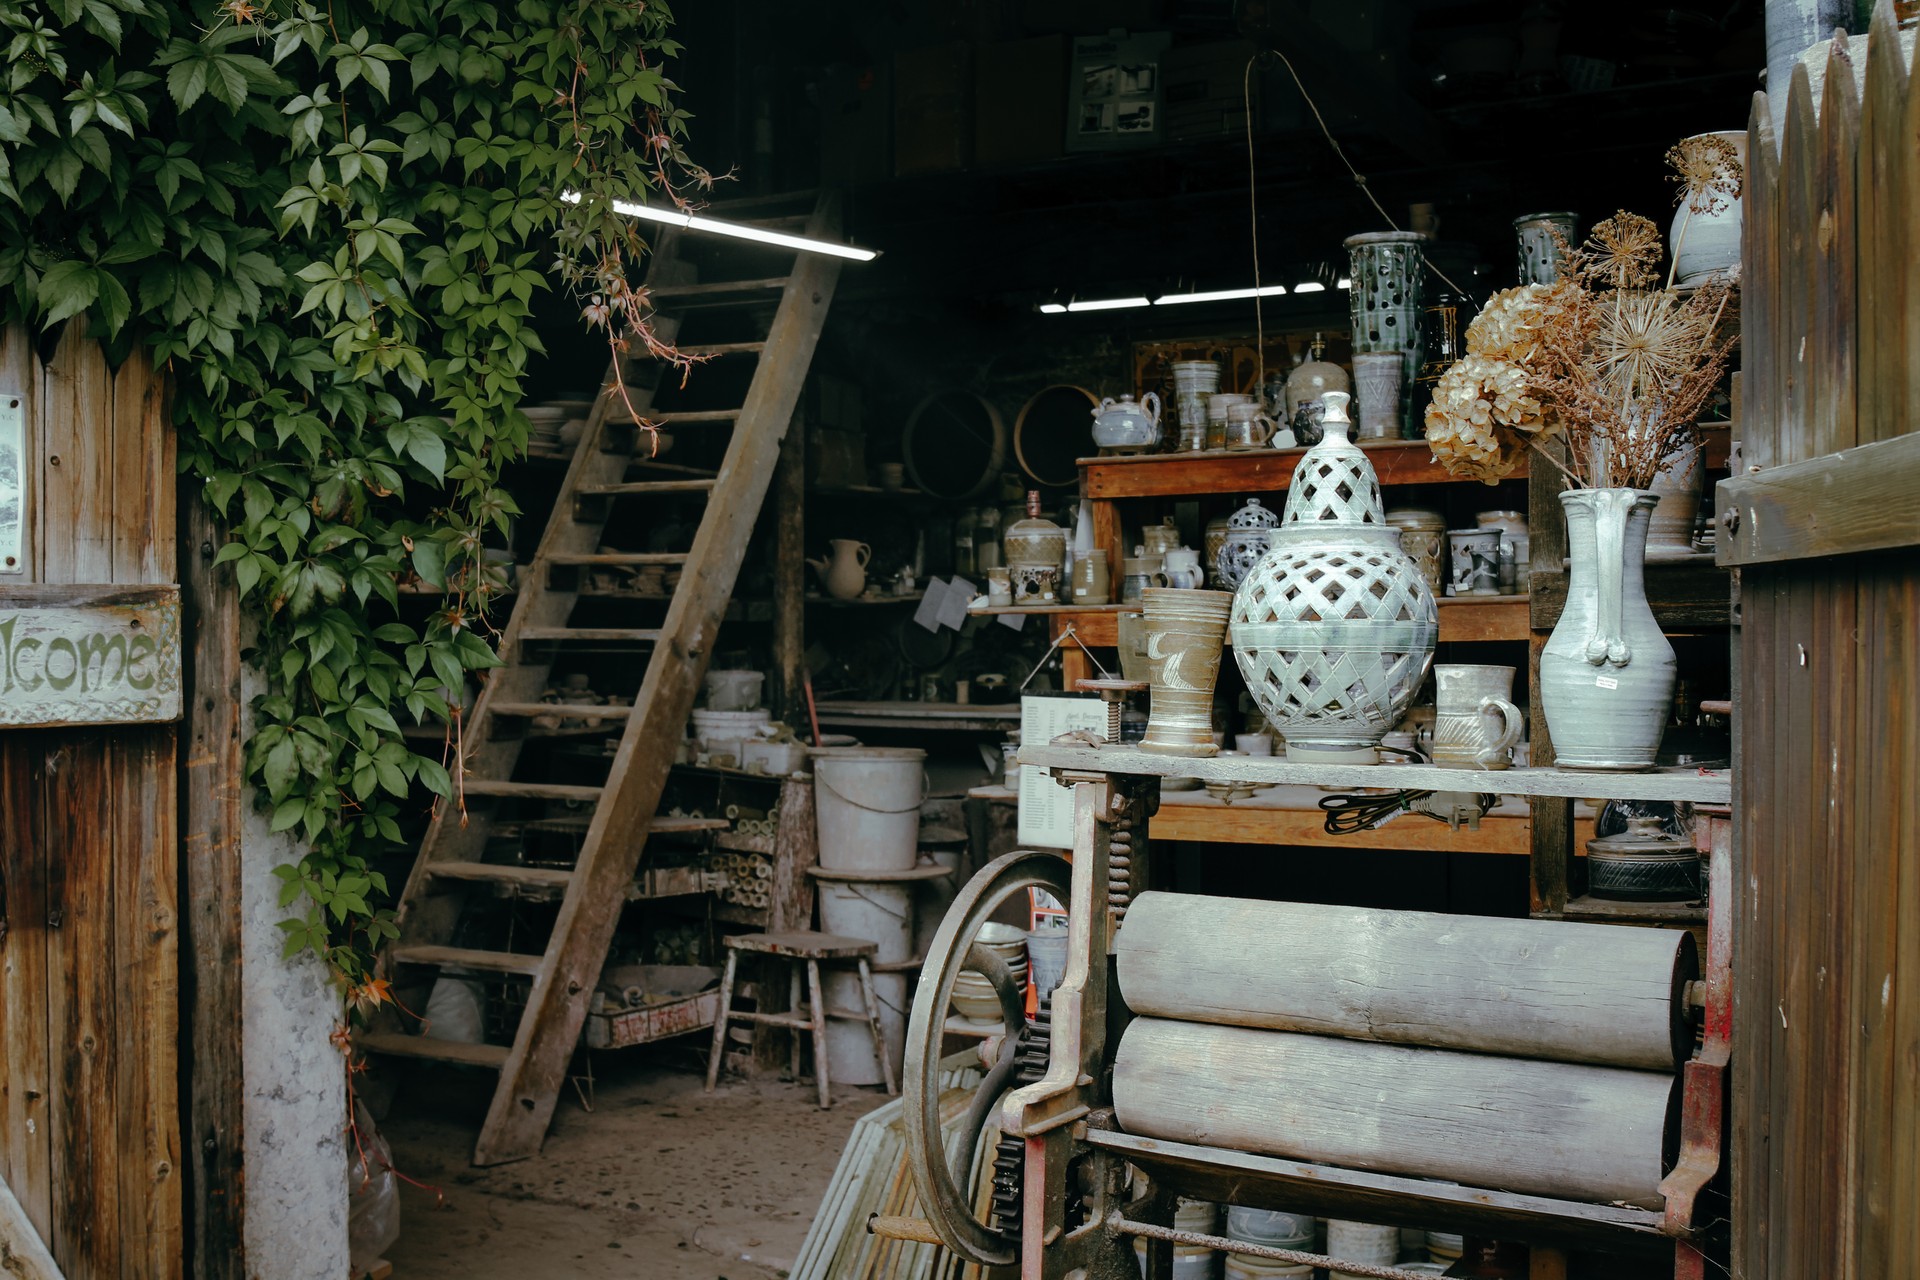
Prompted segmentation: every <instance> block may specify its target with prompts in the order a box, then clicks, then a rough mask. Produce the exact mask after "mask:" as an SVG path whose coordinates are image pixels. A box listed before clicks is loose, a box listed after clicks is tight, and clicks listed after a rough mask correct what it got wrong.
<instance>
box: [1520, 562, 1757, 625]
mask: <svg viewBox="0 0 1920 1280" xmlns="http://www.w3.org/2000/svg"><path fill="white" fill-rule="evenodd" d="M1532 576H1533V582H1532V586H1533V592H1532V596H1531V599H1532V602H1533V607H1532V626H1533V629H1534V630H1535V631H1551V630H1553V627H1554V624H1555V623H1557V622H1559V621H1560V612H1561V610H1563V609H1565V608H1566V607H1567V575H1566V572H1565V571H1564V570H1562V571H1560V572H1557V573H1556V572H1553V571H1551V570H1547V571H1542V570H1535V571H1534V573H1533V575H1532ZM1646 583H1647V603H1648V604H1650V605H1652V606H1653V616H1654V619H1655V620H1656V621H1657V622H1659V624H1660V625H1661V627H1662V628H1664V629H1665V630H1668V631H1688V630H1693V629H1697V628H1700V627H1724V626H1726V625H1728V623H1729V621H1730V620H1731V617H1732V612H1733V610H1732V603H1733V579H1732V577H1731V575H1729V574H1728V572H1727V571H1726V570H1725V569H1721V568H1718V567H1716V566H1715V565H1714V563H1713V557H1712V556H1711V555H1701V556H1698V557H1692V558H1689V559H1686V560H1673V561H1659V560H1653V561H1649V562H1648V563H1647V570H1646Z"/></svg>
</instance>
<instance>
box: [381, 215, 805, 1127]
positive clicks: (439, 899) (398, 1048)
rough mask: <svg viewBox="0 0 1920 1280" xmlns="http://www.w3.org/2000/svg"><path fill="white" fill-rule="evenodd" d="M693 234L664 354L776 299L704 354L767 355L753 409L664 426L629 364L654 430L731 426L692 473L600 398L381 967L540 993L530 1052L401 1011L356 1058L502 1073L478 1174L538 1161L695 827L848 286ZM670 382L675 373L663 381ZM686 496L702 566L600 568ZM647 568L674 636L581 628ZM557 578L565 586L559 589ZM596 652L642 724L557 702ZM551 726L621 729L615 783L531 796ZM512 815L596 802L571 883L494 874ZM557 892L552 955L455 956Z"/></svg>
mask: <svg viewBox="0 0 1920 1280" xmlns="http://www.w3.org/2000/svg"><path fill="white" fill-rule="evenodd" d="M794 221H795V220H794V219H791V218H780V219H773V220H771V221H770V223H769V225H780V226H781V227H782V229H788V228H792V229H794V230H799V229H800V228H799V227H795V226H793V223H794ZM835 221H836V219H835V210H834V207H833V202H832V199H831V198H830V197H821V198H819V199H818V201H817V202H816V203H815V204H814V206H813V211H812V213H811V215H809V216H807V217H806V219H805V225H804V229H805V234H807V235H809V236H815V237H821V238H831V237H832V235H833V233H834V225H835ZM684 236H685V233H683V232H679V231H676V230H669V231H667V232H666V233H665V234H664V235H663V236H661V237H660V238H659V240H658V242H657V245H656V252H655V256H654V259H653V263H652V265H651V266H650V268H649V271H648V277H647V282H648V288H649V289H650V290H651V294H652V298H653V300H654V304H655V306H656V308H657V311H656V317H655V327H656V329H657V331H658V332H659V336H660V337H661V338H662V339H663V340H664V341H666V342H669V343H671V342H673V341H675V339H676V336H677V335H678V334H679V332H680V331H681V321H682V319H683V316H684V313H685V311H686V310H688V309H690V308H694V307H713V306H727V305H734V304H741V303H748V304H752V305H759V306H762V307H764V306H765V304H766V301H767V300H768V298H769V295H771V294H774V293H775V291H777V296H778V299H779V301H778V304H777V306H776V308H775V310H774V313H773V321H772V324H771V327H770V328H769V330H768V332H767V336H766V339H765V341H764V342H762V343H752V342H748V343H726V344H719V345H718V346H717V347H716V348H715V349H714V350H713V351H711V352H709V351H705V350H703V349H701V348H698V347H691V348H688V351H689V353H690V354H696V355H699V354H733V353H740V352H757V360H758V362H757V364H756V366H755V369H754V373H753V376H752V381H751V383H750V385H749V387H748V391H747V395H746V399H745V402H744V403H743V404H742V405H741V406H740V407H739V408H738V409H728V410H709V411H699V412H687V413H670V412H669V413H655V412H652V411H651V404H652V400H653V393H652V390H651V387H652V385H653V383H654V381H657V379H655V380H647V379H645V378H644V376H643V375H644V372H645V371H644V370H643V369H641V368H640V366H641V365H642V364H643V363H644V362H645V358H644V357H630V358H629V360H630V363H629V365H628V366H627V367H628V368H633V369H635V371H636V372H635V374H634V375H633V376H627V377H626V378H625V381H626V384H627V387H628V390H629V397H630V399H631V400H632V403H633V407H634V409H635V410H636V411H638V412H639V413H641V414H643V415H645V416H646V418H647V419H648V420H649V421H652V422H657V423H662V424H665V423H672V424H674V425H675V427H676V429H678V428H679V427H680V426H681V425H682V424H685V426H686V427H687V428H688V429H690V430H698V429H700V428H701V427H702V425H703V424H708V423H731V424H732V436H731V438H730V440H729V441H728V444H727V447H726V452H725V456H724V459H723V461H722V462H721V464H720V466H719V467H718V469H717V471H715V472H710V473H707V474H703V475H686V474H680V475H676V474H675V473H676V471H679V472H684V471H686V469H685V468H673V467H667V466H663V465H661V464H658V463H650V462H648V460H647V459H646V458H644V457H636V456H635V450H636V448H639V450H640V452H641V453H643V454H644V452H645V449H644V445H645V442H646V435H645V433H644V432H641V431H638V430H636V429H635V427H634V424H633V422H632V420H631V417H630V415H629V414H628V413H627V408H626V405H625V404H623V403H622V402H621V400H620V397H619V396H618V395H615V394H608V391H609V390H610V388H611V386H612V375H611V373H609V377H608V388H605V389H603V393H602V395H601V396H600V398H599V399H598V400H597V401H595V404H594V409H593V412H592V414H591V415H590V417H589V418H588V421H587V427H586V431H585V432H584V434H583V435H582V437H581V439H580V442H579V444H578V446H577V447H576V449H575V451H574V454H573V459H572V462H571V464H570V465H569V466H568V469H567V473H566V478H565V480H564V481H563V482H562V484H561V486H560V490H559V494H558V497H557V498H556V500H555V502H554V508H553V514H552V516H551V518H550V521H549V523H548V525H547V528H546V532H545V534H544V536H543V537H542V539H541V542H540V547H539V550H538V551H537V552H536V554H535V556H534V559H533V561H532V563H531V564H530V565H528V566H526V567H525V568H523V569H522V571H521V574H520V582H519V594H518V597H517V599H516V601H515V603H514V608H513V614H512V617H511V619H510V620H509V621H508V623H507V627H506V630H505V632H504V633H503V635H502V639H501V644H500V656H501V658H502V659H503V661H504V663H505V665H504V666H502V667H500V668H498V669H496V670H494V671H493V672H491V673H490V676H489V678H488V680H487V681H486V684H485V686H484V688H483V689H482V691H481V693H480V696H479V699H478V701H477V702H476V703H475V704H474V707H473V709H472V711H471V712H469V713H468V718H467V725H466V729H465V739H464V740H465V742H466V743H467V744H468V746H467V749H466V758H465V784H464V785H465V796H466V799H467V801H468V803H469V806H470V812H468V813H466V814H464V815H463V814H462V813H461V812H460V810H459V807H458V806H455V805H449V804H446V803H442V804H441V805H440V806H439V807H438V810H437V812H436V813H435V815H434V819H433V822H432V824H431V825H430V826H429V828H428V831H427V835H426V838H425V840H424V842H423V843H422V845H421V851H420V857H419V859H418V860H417V862H416V863H415V865H414V868H413V872H412V874H411V875H410V876H409V877H408V880H407V884H406V888H405V889H404V891H403V892H402V894H401V898H400V905H399V910H398V920H399V926H400V939H399V941H398V942H396V943H395V944H393V945H392V946H391V947H389V948H388V949H387V950H386V952H385V953H384V955H383V957H382V966H381V967H382V971H383V973H385V974H386V976H388V977H389V979H390V980H392V981H393V985H394V989H395V991H396V992H398V993H400V994H401V1003H402V1004H403V1006H405V1007H406V1008H409V1009H420V1008H424V1001H425V998H426V992H427V990H428V988H429V987H430V985H431V983H432V980H433V977H434V976H435V974H437V973H438V972H439V971H440V970H442V969H451V970H456V971H461V972H465V973H474V974H482V975H488V976H494V977H498V976H500V975H522V976H526V977H530V978H532V980H533V985H532V989H531V991H530V992H529V994H528V998H527V1004H526V1007H525V1009H524V1010H523V1012H522V1013H521V1016H520V1023H519V1027H518V1030H517V1031H516V1032H515V1035H514V1038H513V1045H512V1047H511V1048H504V1047H501V1046H499V1045H489V1044H480V1045H475V1044H465V1043H458V1042H452V1041H447V1040H439V1039H435V1038H433V1037H432V1036H431V1035H417V1034H410V1033H409V1032H408V1030H407V1029H406V1027H405V1025H404V1022H403V1019H402V1015H401V1014H399V1013H398V1012H395V1011H388V1012H387V1013H386V1014H385V1015H384V1016H383V1018H382V1019H381V1020H380V1021H379V1022H378V1023H376V1026H375V1027H374V1029H373V1030H371V1031H369V1032H367V1033H364V1034H362V1035H360V1036H359V1037H357V1038H356V1043H357V1045H358V1046H359V1047H360V1048H361V1049H363V1050H364V1051H366V1052H368V1053H371V1054H385V1055H394V1056H401V1057H409V1058H428V1059H434V1060H438V1061H443V1062H455V1063H463V1064H467V1065H477V1066H487V1067H496V1068H498V1069H499V1071H500V1080H499V1083H498V1086H497V1087H496V1089H495V1091H494V1096H493V1102H492V1105H491V1106H490V1108H489V1109H488V1112H487V1118H486V1123H485V1125H484V1126H483V1128H482V1129H481V1131H480V1137H479V1140H478V1142H477V1143H476V1144H475V1147H474V1156H473V1159H474V1163H475V1164H477V1165H491V1164H499V1163H503V1162H506V1161H509V1160H518V1159H523V1158H525V1157H528V1156H532V1155H535V1154H537V1153H538V1152H539V1150H540V1144H541V1142H542V1140H543V1138H544V1136H545V1134H546V1130H547V1124H548V1122H549V1120H550V1119H551V1118H552V1115H553V1108H554V1105H555V1103H556V1101H557V1100H558V1097H559V1092H560V1086H561V1084H562V1082H563V1080H564V1079H565V1075H566V1069H567V1063H568V1061H569V1059H570V1057H571V1055H572V1053H573V1051H574V1046H575V1044H576V1043H577V1041H578V1040H579V1038H580V1030H581V1025H582V1023H583V1021H584V1020H585V1018H586V1014H587V1007H588V1002H589V1000H590V999H591V997H592V994H593V989H594V986H595V984H596V983H597V982H598V981H599V978H600V969H601V964H602V962H603V961H604V959H605V957H606V953H607V947H608V944H609V943H610V942H611V941H612V939H613V934H614V929H615V927H616V925H617V923H618V921H619V916H620V911H621V908H622V906H623V905H624V904H625V902H626V900H627V890H628V888H629V886H630V885H631V884H632V881H633V877H634V873H635V871H636V869H637V868H638V865H639V861H640V857H641V854H642V851H643V848H644V846H645V844H646V842H647V838H648V836H649V835H650V834H661V833H664V832H665V831H667V830H670V829H673V828H675V827H677V826H679V825H683V824H682V823H681V822H680V820H676V819H671V818H664V817H663V818H656V817H655V815H654V810H655V808H656V807H657V806H658V804H659V802H660V795H661V791H662V788H663V787H664V786H665V784H666V780H667V773H668V769H669V767H670V766H671V765H672V763H673V758H674V752H675V749H676V748H677V746H678V745H679V743H680V741H681V740H682V738H683V737H684V736H685V735H684V728H685V725H686V722H687V716H688V713H689V712H690V711H691V710H692V708H693V702H694V694H695V691H696V690H697V689H698V688H699V685H700V682H701V678H702V676H703V675H704V673H705V669H706V665H707V660H708V657H709V655H710V654H711V652H712V650H713V646H714V641H715V636H716V633H717V632H718V631H719V629H720V623H721V618H722V615H723V613H724V612H725V610H726V607H727V604H728V601H729V599H730V598H731V596H732V594H733V587H734V580H735V578H736V576H737V575H738V573H739V570H740V564H741V561H742V559H743V557H744V555H745V553H746V548H747V542H748V539H749V537H750V536H751V535H752V533H753V527H754V522H755V519H756V517H757V516H758V514H759V511H760V506H761V502H762V500H763V499H764V497H765V495H766V492H767V488H768V484H769V482H770V480H771V479H772V476H773V471H774V464H775V461H776V459H777V458H778V456H779V452H780V442H781V438H782V437H783V436H784V435H785V434H786V431H787V428H788V425H789V423H790V422H791V421H792V420H793V417H794V411H795V408H796V406H797V404H798V402H799V398H800V392H801V387H802V385H803V384H804V382H805V380H806V375H807V367H808V365H809V363H810V362H811V360H812V358H813V351H814V347H815V344H816V343H817V342H818V340H819V337H820V330H821V326H822V324H823V323H824V321H825V318H826V313H827V308H828V305H829V303H830V302H831V300H832V297H833V290H834V284H835V282H836V280H837V278H838V274H839V260H838V259H837V258H834V257H831V256H828V255H825V254H806V253H802V254H795V255H794V259H793V264H792V269H791V271H790V273H789V274H787V275H785V276H780V277H773V278H767V277H756V278H753V279H745V280H731V281H708V282H698V281H696V280H694V279H693V276H694V275H695V274H696V273H695V271H694V269H693V268H692V266H691V265H690V264H689V263H687V262H686V261H685V260H684V259H683V258H682V257H681V256H680V253H681V251H682V250H683V249H684V248H686V244H685V240H684ZM703 247H705V248H712V247H713V242H711V241H707V242H704V243H703ZM756 252H764V250H763V249H756ZM721 348H724V349H725V350H724V351H722V350H721ZM623 372H624V370H623ZM654 372H655V373H658V372H660V371H659V369H658V368H657V367H656V369H655V370H654ZM695 376H696V377H697V376H698V375H697V373H696V374H695ZM641 467H645V468H646V470H645V471H644V474H647V475H652V476H659V475H663V474H664V475H667V476H669V477H672V478H665V479H640V480H632V479H629V476H630V475H631V473H632V472H633V471H634V470H635V469H636V468H641ZM688 492H696V493H698V492H704V493H705V494H706V499H707V500H706V506H705V511H704V514H703V515H702V517H701V519H700V523H699V528H698V531H697V532H696V533H695V535H694V538H693V542H692V546H691V548H690V549H689V550H688V551H686V552H685V553H664V552H654V553H619V554H608V553H603V552H601V550H600V540H601V534H602V529H603V526H604V525H605V523H606V520H607V518H608V513H609V511H610V508H611V507H612V505H613V504H614V502H616V501H617V500H619V499H623V498H642V499H644V498H645V497H647V496H649V495H660V494H666V493H688ZM640 565H677V566H679V567H680V569H681V576H680V580H679V584H678V586H677V587H676V588H675V589H674V591H673V593H672V596H671V600H670V601H669V602H668V603H667V606H666V615H665V620H664V622H663V623H662V624H661V625H660V626H659V627H657V628H650V627H633V628H629V627H590V628H583V627H575V626H571V625H570V619H571V616H572V614H573V611H574V606H575V604H576V602H577V601H578V599H579V593H580V584H581V579H583V578H584V577H585V575H586V574H587V572H588V571H589V570H590V569H593V568H597V567H604V566H640ZM555 569H560V570H563V572H562V573H561V574H559V575H558V576H556V575H555V574H554V572H553V571H554V570H555ZM567 570H571V572H565V571H567ZM583 645H584V646H593V647H597V648H603V649H604V648H605V647H607V646H619V647H624V646H629V645H630V646H633V647H635V649H636V650H645V651H647V653H648V656H647V659H646V671H645V675H644V677H643V678H642V680H641V683H640V688H639V692H638V695H637V696H636V697H635V699H634V703H633V706H632V707H631V708H622V707H609V706H600V705H593V706H586V705H582V706H568V705H564V704H561V705H555V704H553V703H548V702H543V701H542V700H541V699H542V695H543V694H544V693H545V691H546V689H547V684H548V679H549V675H550V668H551V666H552V664H553V661H554V658H555V656H556V654H557V653H561V652H565V651H566V649H567V648H568V647H569V646H575V647H578V646H583ZM535 716H561V717H569V716H572V717H585V716H596V717H599V718H601V719H621V718H624V720H625V728H624V730H622V732H621V737H620V743H619V748H618V751H617V752H616V754H615V755H614V756H613V758H612V763H611V768H610V770H609V773H608V777H607V780H606V782H605V784H604V785H601V786H581V785H571V784H559V783H553V782H523V781H515V780H514V773H515V770H516V767H517V766H518V765H519V763H520V749H521V746H522V744H523V742H524V740H525V738H526V736H527V731H528V727H529V725H530V723H531V721H532V719H533V717H535ZM503 800H514V801H521V802H534V801H571V802H575V803H578V804H582V805H585V804H591V805H592V806H593V815H592V818H591V821H590V823H589V825H588V828H587V833H586V836H585V838H584V839H583V841H582V843H581V845H580V851H579V857H578V861H577V863H576V865H575V867H574V869H573V870H571V871H555V870H551V869H540V870H536V869H534V868H529V867H522V866H518V865H502V864H496V863H489V862H487V861H486V860H485V858H484V851H485V846H486V842H487V835H488V831H489V828H490V827H491V826H492V821H493V817H494V814H495V810H496V808H497V806H498V805H499V803H500V802H501V801H503ZM556 877H560V878H564V896H563V897H562V899H561V906H560V910H559V916H558V918H557V920H556V921H555V923H554V927H553V933H552V936H551V938H550V940H549V941H548V943H547V946H546V950H545V951H544V952H543V953H541V954H539V955H533V954H524V955H523V954H516V953H512V952H504V951H480V950H471V949H467V948H461V947H456V946H454V945H452V944H453V942H454V941H455V931H456V928H457V926H458V925H459V923H460V920H461V916H462V911H463V907H464V899H465V894H466V893H467V891H468V890H469V889H470V888H471V887H472V886H474V885H476V884H486V883H489V882H491V883H494V884H502V883H507V884H516V885H518V884H532V883H533V882H534V881H535V880H536V879H537V880H538V882H539V883H540V884H541V885H543V886H549V887H551V886H554V885H555V883H556Z"/></svg>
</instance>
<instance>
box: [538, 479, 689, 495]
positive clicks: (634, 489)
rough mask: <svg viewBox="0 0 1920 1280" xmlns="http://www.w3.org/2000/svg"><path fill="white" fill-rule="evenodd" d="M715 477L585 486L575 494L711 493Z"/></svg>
mask: <svg viewBox="0 0 1920 1280" xmlns="http://www.w3.org/2000/svg"><path fill="white" fill-rule="evenodd" d="M713 485H714V480H713V477H711V476H707V477H702V478H699V479H693V480H635V481H632V482H630V483H626V484H583V485H581V486H580V487H579V488H578V489H575V490H574V491H573V492H574V494H575V495H576V496H578V497H582V498H637V497H641V496H643V495H646V494H651V493H710V492H712V490H713Z"/></svg>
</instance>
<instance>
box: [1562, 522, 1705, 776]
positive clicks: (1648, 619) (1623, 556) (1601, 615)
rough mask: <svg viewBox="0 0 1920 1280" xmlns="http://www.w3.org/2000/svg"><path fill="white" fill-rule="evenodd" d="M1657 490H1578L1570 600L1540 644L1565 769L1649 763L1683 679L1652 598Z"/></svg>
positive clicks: (1571, 534) (1571, 533) (1570, 531)
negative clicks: (1650, 550)
mask: <svg viewBox="0 0 1920 1280" xmlns="http://www.w3.org/2000/svg"><path fill="white" fill-rule="evenodd" d="M1658 501H1659V495H1657V494H1655V493H1652V492H1649V491H1647V490H1642V489H1574V490H1571V491H1569V492H1567V493H1563V494H1561V495H1560V504H1561V505H1562V506H1564V507H1565V508H1566V509H1567V550H1568V552H1569V553H1570V554H1569V564H1568V570H1567V603H1566V607H1565V608H1564V609H1563V610H1562V611H1561V614H1560V621H1559V623H1558V624H1557V625H1556V626H1555V627H1554V629H1553V634H1552V635H1551V636H1549V637H1548V638H1547V643H1546V647H1545V648H1543V649H1542V650H1541V651H1540V704H1541V707H1542V708H1543V709H1544V710H1545V711H1546V713H1547V728H1548V731H1549V732H1551V733H1552V735H1553V750H1554V757H1555V759H1554V764H1555V765H1556V766H1557V767H1559V768H1562V769H1647V768H1651V767H1652V766H1653V764H1654V759H1655V756H1656V755H1657V754H1658V752H1659V750H1660V735H1661V732H1662V731H1663V730H1664V728H1665V727H1666V720H1667V710H1668V707H1669V706H1670V705H1671V703H1672V700H1673V685H1674V680H1675V671H1674V660H1673V646H1672V645H1671V644H1669V643H1668V642H1667V637H1666V635H1665V634H1664V633H1663V632H1662V631H1661V630H1660V624H1659V622H1657V621H1656V620H1655V619H1654V616H1653V610H1652V608H1651V607H1649V606H1648V604H1647V591H1646V549H1647V524H1648V520H1649V517H1650V516H1651V515H1652V514H1653V509H1654V506H1655V505H1656V504H1657V503H1658Z"/></svg>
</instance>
